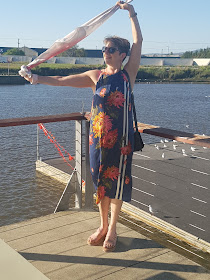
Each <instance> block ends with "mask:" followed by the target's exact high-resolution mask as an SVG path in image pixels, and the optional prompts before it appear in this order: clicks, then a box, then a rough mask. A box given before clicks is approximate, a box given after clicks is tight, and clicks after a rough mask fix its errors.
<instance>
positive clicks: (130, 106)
mask: <svg viewBox="0 0 210 280" xmlns="http://www.w3.org/2000/svg"><path fill="white" fill-rule="evenodd" d="M129 111H131V103H129Z"/></svg>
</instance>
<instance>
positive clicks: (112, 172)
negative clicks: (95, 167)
mask: <svg viewBox="0 0 210 280" xmlns="http://www.w3.org/2000/svg"><path fill="white" fill-rule="evenodd" d="M118 175H119V168H117V167H116V166H114V165H113V166H112V167H108V168H107V170H105V171H104V177H105V178H109V179H111V180H112V181H114V179H115V180H117V179H118Z"/></svg>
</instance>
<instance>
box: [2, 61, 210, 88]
mask: <svg viewBox="0 0 210 280" xmlns="http://www.w3.org/2000/svg"><path fill="white" fill-rule="evenodd" d="M21 65H22V63H11V64H9V68H10V70H9V72H10V74H11V75H17V74H18V71H19V69H20V67H21ZM95 68H98V69H101V68H103V66H102V65H73V64H71V65H70V64H47V63H43V64H41V65H39V66H38V67H35V68H34V69H33V73H36V74H38V75H44V76H45V75H50V76H56V75H58V76H67V75H72V74H77V73H82V72H84V71H87V70H91V69H95ZM7 73H8V64H7V63H5V64H3V63H1V64H0V75H7ZM137 82H157V83H159V82H166V83H167V82H194V83H210V66H203V67H197V66H190V67H166V66H150V67H147V66H141V67H140V68H139V71H138V74H137Z"/></svg>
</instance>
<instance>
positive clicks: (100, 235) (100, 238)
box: [87, 228, 107, 246]
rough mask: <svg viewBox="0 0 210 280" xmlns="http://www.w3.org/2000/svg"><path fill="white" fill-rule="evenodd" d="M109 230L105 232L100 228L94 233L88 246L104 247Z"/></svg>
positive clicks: (88, 241)
mask: <svg viewBox="0 0 210 280" xmlns="http://www.w3.org/2000/svg"><path fill="white" fill-rule="evenodd" d="M106 234H107V230H106V231H105V230H103V229H101V228H98V229H97V231H96V232H94V233H93V234H92V235H91V236H90V237H89V238H88V240H87V244H88V245H91V246H99V245H102V244H103V242H104V240H105V238H106Z"/></svg>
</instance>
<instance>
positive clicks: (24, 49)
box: [20, 46, 38, 57]
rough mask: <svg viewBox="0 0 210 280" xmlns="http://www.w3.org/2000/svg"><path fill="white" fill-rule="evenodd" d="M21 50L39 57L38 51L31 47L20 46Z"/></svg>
mask: <svg viewBox="0 0 210 280" xmlns="http://www.w3.org/2000/svg"><path fill="white" fill-rule="evenodd" d="M20 50H21V51H23V52H24V53H25V55H26V56H32V57H37V56H38V52H36V51H34V50H32V49H30V48H27V47H25V46H24V47H22V48H20Z"/></svg>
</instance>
